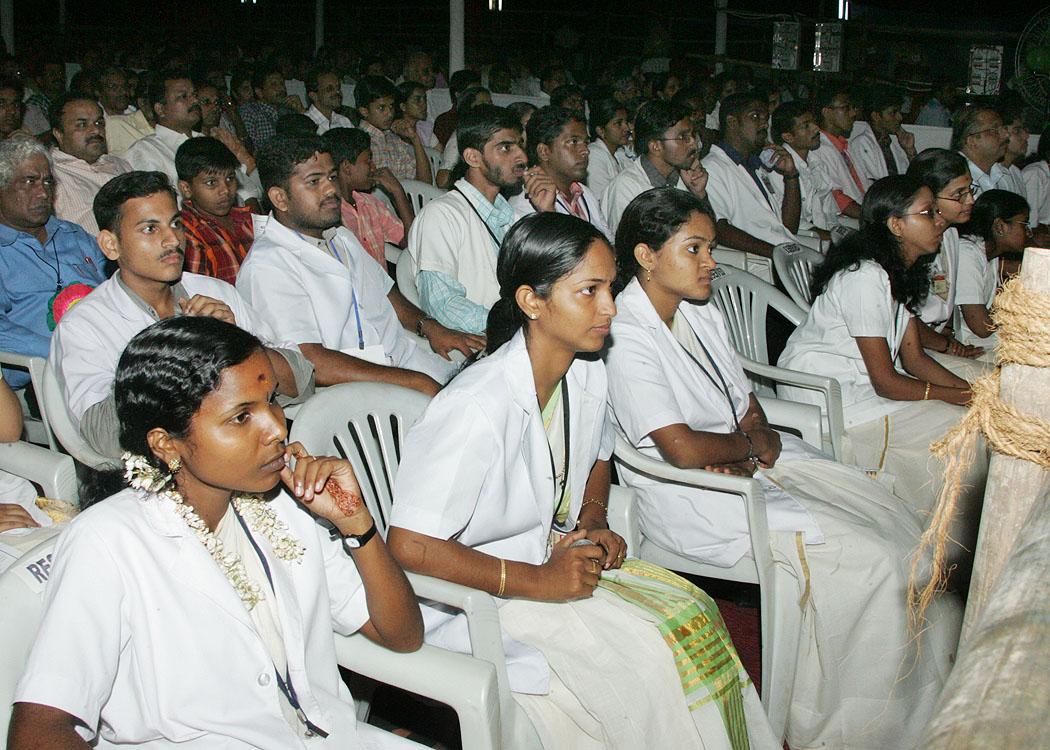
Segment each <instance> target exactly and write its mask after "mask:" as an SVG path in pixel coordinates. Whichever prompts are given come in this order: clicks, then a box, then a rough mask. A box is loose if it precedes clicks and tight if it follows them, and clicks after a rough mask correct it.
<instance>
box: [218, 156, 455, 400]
mask: <svg viewBox="0 0 1050 750" xmlns="http://www.w3.org/2000/svg"><path fill="white" fill-rule="evenodd" d="M258 157H259V172H260V175H261V177H262V181H263V185H264V186H265V187H266V196H267V198H269V200H270V205H272V206H273V211H272V212H271V213H270V215H269V216H266V217H256V223H255V241H254V242H253V243H252V248H251V250H250V251H249V252H248V257H247V258H245V260H244V263H243V264H242V265H241V270H240V271H239V272H238V273H237V290H238V291H239V292H240V293H241V294H243V295H244V297H245V299H247V300H248V302H249V303H250V304H252V305H253V306H254V307H255V309H256V310H258V311H259V314H260V315H262V316H263V318H264V319H265V320H266V321H267V322H268V323H269V324H270V325H271V326H272V327H273V329H274V330H275V331H276V332H277V333H278V335H279V336H280V337H281V338H282V339H286V340H290V341H295V342H297V343H298V344H299V348H300V349H302V352H303V354H305V355H306V357H307V358H308V359H309V360H310V361H311V362H312V363H313V365H314V370H315V372H316V374H317V384H318V385H334V384H336V383H347V382H353V381H362V380H363V381H371V382H379V383H392V384H394V385H400V386H404V387H406V388H412V389H415V390H417V391H421V392H422V393H426V394H427V395H431V396H432V395H434V394H436V393H437V392H438V391H439V390H440V389H441V385H442V384H444V383H445V382H447V381H448V380H449V379H450V378H451V377H452V375H453V373H454V372H455V367H454V366H453V365H452V363H451V362H449V361H447V360H445V359H442V358H441V357H439V356H438V355H437V354H435V353H434V352H432V351H429V350H428V348H427V347H425V346H421V344H422V340H415V339H414V338H413V337H412V336H411V335H410V334H409V333H408V331H407V330H405V327H408V328H412V327H414V328H415V330H416V332H417V333H419V334H420V335H421V336H422V335H423V334H424V333H425V331H423V329H422V324H423V322H424V318H423V316H422V314H421V313H419V311H418V310H416V311H415V315H414V316H413V318H414V320H409V319H407V318H405V317H402V318H401V319H400V320H399V312H398V311H397V310H395V305H398V304H400V299H399V297H400V295H399V294H398V293H397V291H396V289H394V288H393V281H392V279H391V278H390V276H389V275H388V274H387V273H386V271H385V270H384V269H382V268H380V266H379V264H378V263H376V262H375V260H374V259H373V258H372V257H371V256H370V255H369V254H368V253H367V251H366V250H365V249H364V248H363V247H361V243H360V242H358V241H357V238H356V237H354V235H353V233H352V232H350V230H349V229H347V228H346V227H343V226H340V219H341V214H340V198H339V174H338V170H337V169H336V166H335V164H334V163H333V161H332V156H331V154H330V153H329V152H328V149H327V147H326V146H325V144H324V141H323V140H322V139H321V138H319V137H317V136H310V137H301V138H289V137H281V136H278V137H276V138H273V139H272V140H270V142H269V143H267V144H266V145H265V146H263V147H262V148H261V149H259V152H258ZM401 312H404V311H403V310H402V311H401ZM402 324H404V326H405V327H402Z"/></svg>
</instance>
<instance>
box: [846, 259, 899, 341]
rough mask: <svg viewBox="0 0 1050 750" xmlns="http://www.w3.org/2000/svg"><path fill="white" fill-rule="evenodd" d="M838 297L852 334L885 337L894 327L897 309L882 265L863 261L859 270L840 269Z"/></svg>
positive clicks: (847, 327) (854, 335) (847, 326)
mask: <svg viewBox="0 0 1050 750" xmlns="http://www.w3.org/2000/svg"><path fill="white" fill-rule="evenodd" d="M835 297H836V299H837V302H838V305H839V309H840V310H841V311H842V319H843V321H844V322H845V323H846V330H847V331H848V332H849V335H850V336H853V337H854V338H856V337H858V336H871V337H878V338H885V337H887V336H888V335H890V334H891V332H892V331H893V324H894V321H895V320H896V316H895V312H896V310H895V305H894V303H893V300H892V298H891V297H890V292H889V279H888V278H887V277H886V272H885V271H883V270H882V268H880V267H878V266H876V265H874V264H862V265H861V267H860V268H859V269H857V270H856V271H845V272H840V273H839V274H838V276H837V284H836V289H835Z"/></svg>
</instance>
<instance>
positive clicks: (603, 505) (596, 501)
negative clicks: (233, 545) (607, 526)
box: [580, 497, 609, 513]
mask: <svg viewBox="0 0 1050 750" xmlns="http://www.w3.org/2000/svg"><path fill="white" fill-rule="evenodd" d="M588 503H594V504H595V505H597V506H598V507H599V508H601V509H602V510H604V511H605V512H607V513H608V511H609V504H608V503H606V502H602V501H601V500H599V499H598V498H596V497H592V498H590V499H589V500H584V501H583V505H581V506H580V509H581V510H582V509H583V506H584V505H587V504H588Z"/></svg>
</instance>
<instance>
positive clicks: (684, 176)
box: [601, 100, 707, 234]
mask: <svg viewBox="0 0 1050 750" xmlns="http://www.w3.org/2000/svg"><path fill="white" fill-rule="evenodd" d="M689 115H690V112H689V110H687V109H686V108H685V107H683V106H681V105H679V104H672V103H671V102H668V101H662V100H659V101H651V102H646V103H645V104H643V105H642V106H641V107H640V108H639V109H638V113H637V114H636V115H635V118H634V148H635V151H637V153H638V158H637V159H635V160H634V161H632V162H631V163H630V164H628V165H627V166H626V167H624V169H623V171H622V172H620V174H618V175H616V177H615V178H614V179H613V181H612V182H610V183H609V184H608V186H607V187H606V188H605V192H604V193H602V200H601V203H602V211H604V212H605V218H606V219H607V220H608V222H609V230H610V231H611V232H613V233H614V234H615V232H616V227H617V225H618V224H619V223H620V216H621V215H622V214H623V212H624V209H626V208H627V204H629V203H630V202H631V201H632V200H634V199H635V198H636V197H638V196H639V195H641V194H642V193H644V192H645V191H646V190H649V189H650V188H655V187H676V188H679V189H680V190H688V191H689V192H691V193H692V194H693V195H695V196H696V197H697V198H699V199H700V200H701V201H702V202H704V203H705V204H706V203H707V172H706V171H705V170H704V168H703V166H702V165H701V164H700V158H699V154H700V142H699V141H698V140H697V139H696V134H695V133H694V131H693V123H692V121H691V120H690V119H689Z"/></svg>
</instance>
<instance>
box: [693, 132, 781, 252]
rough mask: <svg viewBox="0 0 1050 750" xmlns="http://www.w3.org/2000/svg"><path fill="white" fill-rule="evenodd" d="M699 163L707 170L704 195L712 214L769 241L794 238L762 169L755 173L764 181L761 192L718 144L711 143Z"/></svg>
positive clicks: (775, 241)
mask: <svg viewBox="0 0 1050 750" xmlns="http://www.w3.org/2000/svg"><path fill="white" fill-rule="evenodd" d="M703 165H704V169H706V170H707V174H708V178H707V197H708V198H709V199H710V200H711V207H712V208H713V209H714V210H715V216H717V217H718V218H719V219H724V220H725V221H727V222H729V223H730V224H732V225H733V226H734V227H736V228H737V229H740V230H742V231H744V232H747V233H748V234H750V235H751V236H752V237H754V238H756V239H759V240H762V241H763V242H768V243H769V244H771V245H780V244H783V243H785V242H797V241H798V238H797V237H796V236H795V235H794V233H792V232H791V231H789V230H788V228H787V227H785V226H784V222H783V221H781V218H780V210H781V204H780V202H779V198H780V194H778V193H776V192H775V191H774V189H773V185H772V183H771V182H770V181H769V173H768V172H767V171H766V170H764V169H760V170H759V175H758V176H759V179H760V180H764V182H765V183H766V184H764V185H763V187H764V188H765V190H766V195H763V194H762V191H761V190H759V188H758V185H757V184H756V183H755V181H754V180H753V179H751V175H750V174H748V172H747V170H746V169H745V168H744V167H742V166H741V165H739V164H737V163H736V162H734V161H733V160H732V159H731V158H730V157H729V155H728V154H727V153H726V152H725V151H723V150H722V148H721V147H720V146H717V145H715V146H712V147H711V150H710V151H709V152H708V154H707V156H705V157H704V159H703ZM800 189H801V188H800Z"/></svg>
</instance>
